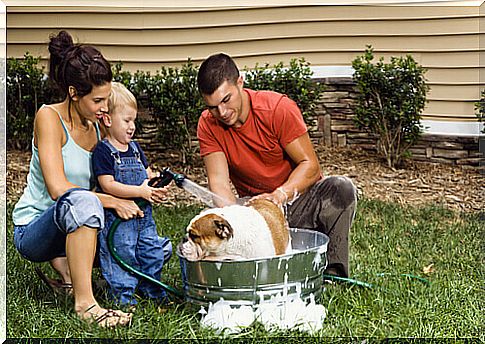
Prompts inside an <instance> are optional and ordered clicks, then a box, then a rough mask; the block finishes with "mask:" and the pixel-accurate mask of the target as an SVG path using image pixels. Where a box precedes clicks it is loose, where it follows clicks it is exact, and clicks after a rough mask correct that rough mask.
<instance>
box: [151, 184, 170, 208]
mask: <svg viewBox="0 0 485 344" xmlns="http://www.w3.org/2000/svg"><path fill="white" fill-rule="evenodd" d="M168 188H169V186H168V185H167V186H164V187H163V188H153V192H152V202H153V203H155V204H160V203H162V202H163V201H166V200H167V192H168Z"/></svg>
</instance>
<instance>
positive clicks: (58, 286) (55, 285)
mask: <svg viewBox="0 0 485 344" xmlns="http://www.w3.org/2000/svg"><path fill="white" fill-rule="evenodd" d="M34 270H35V272H36V273H37V276H39V278H40V279H41V280H42V282H44V283H45V285H46V286H48V287H49V288H50V289H51V290H52V291H54V292H55V293H57V294H60V295H72V294H73V289H72V283H64V282H62V280H60V279H52V278H49V277H47V276H46V275H45V274H44V273H43V272H42V270H41V269H40V267H38V266H36V267H35V268H34Z"/></svg>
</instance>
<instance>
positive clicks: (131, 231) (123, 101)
mask: <svg viewBox="0 0 485 344" xmlns="http://www.w3.org/2000/svg"><path fill="white" fill-rule="evenodd" d="M108 108H109V112H108V113H107V114H104V115H103V117H102V124H103V125H104V128H105V131H106V138H105V139H104V140H102V141H101V142H99V143H98V145H97V146H96V148H95V150H94V152H93V158H92V162H93V170H94V175H95V176H96V178H97V182H98V187H99V188H100V189H101V191H102V192H104V193H107V194H111V195H113V196H116V197H121V198H129V199H140V198H143V199H145V200H147V201H148V204H147V205H145V206H144V207H142V209H141V210H142V211H143V213H144V216H143V217H137V218H132V219H131V220H128V221H122V222H121V223H120V225H119V226H118V228H117V229H116V232H115V236H114V238H113V245H114V247H116V250H117V253H118V255H119V256H120V258H121V259H122V260H123V261H125V262H126V263H127V264H129V265H130V266H132V267H133V268H135V269H136V270H138V271H140V272H142V273H144V274H146V275H148V276H150V277H152V278H154V279H156V280H160V276H161V271H162V267H163V264H164V263H165V262H166V261H168V259H170V257H171V255H172V244H171V242H170V240H169V239H168V238H161V237H159V236H158V233H157V230H156V225H155V221H154V220H153V217H152V206H151V204H150V203H149V202H157V201H160V199H161V198H162V197H163V196H164V195H165V193H166V189H164V188H163V189H158V188H152V187H150V186H149V185H148V178H149V176H150V177H151V174H152V173H151V171H150V168H149V167H148V163H147V159H146V157H145V154H144V153H143V151H142V150H141V148H140V146H139V145H138V143H136V142H135V141H133V140H132V137H133V134H134V132H135V119H136V114H137V103H136V99H135V97H134V96H133V94H132V93H131V92H130V91H129V90H128V89H127V88H126V87H124V86H123V85H122V84H120V83H117V82H113V85H112V91H111V94H110V97H109V102H108ZM115 219H116V213H115V212H114V211H113V210H111V209H107V210H105V228H104V229H103V230H102V231H101V232H100V234H99V250H100V252H99V253H100V254H99V258H100V265H101V271H102V274H103V276H104V278H105V279H106V281H107V282H108V285H109V294H110V296H111V297H112V298H113V299H114V300H115V301H116V302H118V303H119V304H122V305H135V304H136V303H137V301H136V300H135V298H134V293H135V289H136V288H137V286H138V285H139V284H140V285H139V288H138V291H139V292H140V294H141V295H142V296H144V297H147V298H150V299H155V300H157V301H160V302H163V301H164V300H165V298H166V293H165V291H164V290H163V289H162V288H161V287H160V286H157V285H155V284H154V283H151V282H149V281H143V280H142V281H140V278H139V277H137V276H135V275H133V274H131V273H130V272H127V271H125V270H123V268H122V267H121V266H119V265H118V263H117V262H116V261H115V260H114V258H113V257H112V256H111V254H110V252H109V250H108V243H107V240H108V231H109V228H110V227H111V225H112V223H113V221H114V220H115ZM140 282H141V283H140Z"/></svg>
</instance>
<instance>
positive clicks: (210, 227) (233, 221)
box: [181, 199, 291, 261]
mask: <svg viewBox="0 0 485 344" xmlns="http://www.w3.org/2000/svg"><path fill="white" fill-rule="evenodd" d="M187 239H188V240H187V242H185V243H184V244H183V245H182V247H181V251H182V254H183V255H184V256H185V257H186V258H187V259H188V260H191V261H197V260H237V259H251V258H258V257H269V256H275V255H281V254H285V253H287V252H288V251H289V250H290V249H291V244H290V235H289V228H288V223H287V221H286V219H285V216H284V214H283V211H282V210H281V208H280V207H278V206H277V205H275V204H274V203H272V202H270V201H268V200H263V199H256V200H252V201H250V202H248V204H247V205H245V206H241V205H231V206H227V207H223V208H213V209H208V210H205V211H203V212H201V213H200V214H199V215H197V216H196V217H194V218H193V219H192V220H191V222H190V223H189V225H188V226H187Z"/></svg>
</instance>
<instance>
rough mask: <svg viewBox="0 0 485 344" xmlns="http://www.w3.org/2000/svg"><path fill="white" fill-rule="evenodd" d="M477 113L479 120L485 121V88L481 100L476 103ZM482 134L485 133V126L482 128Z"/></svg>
mask: <svg viewBox="0 0 485 344" xmlns="http://www.w3.org/2000/svg"><path fill="white" fill-rule="evenodd" d="M475 111H476V112H475V115H476V116H477V119H478V122H485V90H483V91H482V94H481V95H480V100H479V101H478V102H476V103H475ZM482 134H485V126H484V127H483V128H482Z"/></svg>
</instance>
